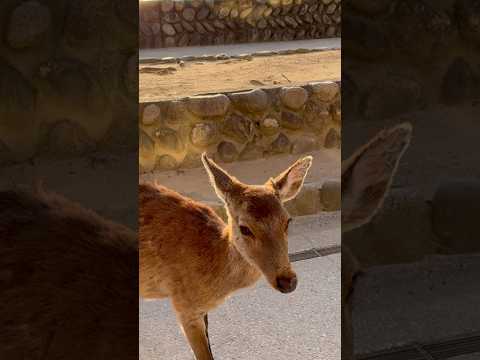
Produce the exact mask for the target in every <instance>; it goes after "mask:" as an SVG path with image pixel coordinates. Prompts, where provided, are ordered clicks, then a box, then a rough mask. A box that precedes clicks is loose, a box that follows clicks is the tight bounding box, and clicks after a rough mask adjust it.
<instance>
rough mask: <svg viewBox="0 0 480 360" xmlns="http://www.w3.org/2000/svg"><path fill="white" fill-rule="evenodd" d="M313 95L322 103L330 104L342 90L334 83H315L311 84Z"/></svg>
mask: <svg viewBox="0 0 480 360" xmlns="http://www.w3.org/2000/svg"><path fill="white" fill-rule="evenodd" d="M310 88H311V90H312V93H313V94H314V95H315V97H316V98H318V99H319V100H321V101H325V102H329V101H332V100H333V99H335V97H336V96H337V95H338V94H339V92H340V90H339V89H340V88H339V86H338V84H337V83H336V82H334V81H322V82H314V83H312V84H310Z"/></svg>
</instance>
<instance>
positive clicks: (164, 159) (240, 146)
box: [139, 82, 341, 172]
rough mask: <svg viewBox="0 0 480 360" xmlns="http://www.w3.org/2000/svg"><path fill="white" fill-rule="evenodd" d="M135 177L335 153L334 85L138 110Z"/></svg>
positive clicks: (197, 99)
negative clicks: (203, 162)
mask: <svg viewBox="0 0 480 360" xmlns="http://www.w3.org/2000/svg"><path fill="white" fill-rule="evenodd" d="M139 111H140V116H139V119H140V130H139V131H140V134H139V136H140V139H139V143H140V154H139V155H140V171H141V172H147V171H152V170H171V169H175V168H179V167H181V168H188V167H197V166H200V154H201V153H202V152H203V151H207V153H209V154H210V156H212V157H213V158H214V159H215V160H217V161H219V162H231V161H236V160H248V159H254V158H260V157H266V156H272V155H275V154H284V153H294V154H300V153H305V152H308V151H312V150H315V149H320V148H339V147H340V128H341V110H340V83H337V82H316V83H310V84H307V85H304V86H292V87H273V88H263V89H254V90H249V91H244V92H233V93H224V94H211V95H201V96H193V97H188V98H183V99H178V100H168V101H161V102H156V103H142V104H140V109H139Z"/></svg>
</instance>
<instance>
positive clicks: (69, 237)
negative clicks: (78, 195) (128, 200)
mask: <svg viewBox="0 0 480 360" xmlns="http://www.w3.org/2000/svg"><path fill="white" fill-rule="evenodd" d="M137 269H138V248H137V243H136V240H135V234H134V233H133V232H132V231H129V230H128V229H126V228H124V227H123V226H120V225H116V224H113V223H111V222H108V221H106V220H104V219H102V218H100V217H99V216H97V215H96V214H94V213H92V212H89V211H87V210H84V209H82V208H81V207H80V206H77V205H76V204H72V203H70V202H68V201H67V200H65V199H63V198H61V197H57V196H55V195H51V194H30V193H26V192H16V191H6V192H0V303H1V304H2V306H1V307H0V319H1V325H0V358H1V359H12V360H16V359H24V358H29V359H44V358H45V359H60V358H62V359H64V358H65V359H67V358H68V359H73V360H77V359H78V360H79V359H86V358H90V359H107V358H110V359H113V358H115V359H125V360H126V359H135V358H137V356H138V354H137V351H138V345H137V339H136V336H135V337H134V336H131V335H132V334H135V333H136V332H137V330H138V319H137V313H136V309H137V307H136V306H137V305H136V304H135V301H136V300H137V299H138V290H137V288H136V286H135V284H136V282H137V274H138V273H137Z"/></svg>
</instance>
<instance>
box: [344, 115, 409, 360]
mask: <svg viewBox="0 0 480 360" xmlns="http://www.w3.org/2000/svg"><path fill="white" fill-rule="evenodd" d="M411 133H412V127H411V125H410V124H408V123H404V124H400V125H397V126H395V127H393V128H391V129H389V130H383V131H381V132H380V133H378V134H377V135H376V136H375V137H374V138H372V139H371V140H370V141H369V142H368V143H366V144H365V145H363V146H362V147H361V148H359V149H358V150H357V151H355V153H354V154H353V155H352V156H351V157H350V158H349V159H347V160H345V161H343V162H342V233H345V232H347V231H351V230H353V229H355V228H358V227H360V226H362V225H364V224H366V223H368V222H370V221H371V219H372V218H373V217H374V216H375V214H376V213H377V212H378V210H379V209H380V208H381V207H382V204H383V201H384V200H385V197H386V196H387V194H388V191H389V189H390V186H391V183H392V179H393V177H394V176H395V173H396V170H397V167H398V164H399V162H400V159H401V157H402V155H403V153H404V152H405V150H406V149H407V147H408V145H409V143H410V138H411ZM361 273H362V269H361V265H360V263H359V262H358V261H357V259H356V258H355V255H354V254H353V252H352V251H351V250H350V249H349V248H348V247H347V246H346V245H342V359H345V360H353V359H354V351H353V349H354V347H353V324H352V294H353V291H354V288H355V287H354V286H355V280H356V278H357V276H358V275H360V274H361Z"/></svg>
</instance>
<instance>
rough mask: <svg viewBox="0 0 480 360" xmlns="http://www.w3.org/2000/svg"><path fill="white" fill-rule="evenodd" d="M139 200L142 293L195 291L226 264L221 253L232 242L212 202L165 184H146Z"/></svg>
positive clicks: (148, 295)
mask: <svg viewBox="0 0 480 360" xmlns="http://www.w3.org/2000/svg"><path fill="white" fill-rule="evenodd" d="M139 201H140V204H139V212H140V216H139V243H140V244H139V246H140V259H141V262H140V289H141V294H142V296H144V297H146V298H159V297H165V296H173V295H174V293H175V292H182V291H186V289H189V290H191V291H192V292H193V290H194V289H193V288H195V284H198V283H199V279H200V280H201V279H206V278H208V277H209V276H211V275H212V274H214V273H215V267H219V266H220V264H219V261H220V260H221V259H220V260H219V256H216V255H218V254H219V253H221V252H222V251H223V250H224V249H225V246H228V244H227V242H226V241H224V239H223V238H222V234H223V230H224V227H225V224H224V222H223V221H222V220H221V219H220V218H219V217H218V216H217V215H216V214H215V212H214V211H213V210H212V209H210V208H209V207H207V206H204V205H202V204H200V203H198V202H196V201H193V200H191V199H188V198H186V197H183V196H181V195H180V194H178V193H176V192H174V191H172V190H169V189H167V188H165V187H162V186H153V185H149V184H142V185H140V187H139ZM192 296H193V295H192Z"/></svg>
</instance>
